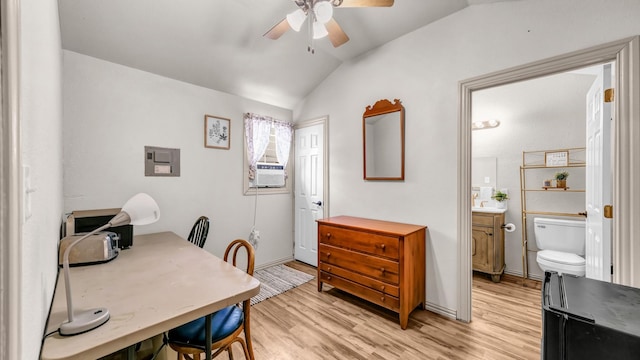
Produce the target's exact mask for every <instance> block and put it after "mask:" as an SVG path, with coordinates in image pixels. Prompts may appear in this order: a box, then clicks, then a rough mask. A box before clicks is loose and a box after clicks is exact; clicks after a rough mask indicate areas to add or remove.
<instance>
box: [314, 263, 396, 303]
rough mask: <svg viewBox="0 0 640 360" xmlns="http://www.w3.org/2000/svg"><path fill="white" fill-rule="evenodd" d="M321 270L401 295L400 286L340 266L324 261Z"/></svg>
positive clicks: (393, 294)
mask: <svg viewBox="0 0 640 360" xmlns="http://www.w3.org/2000/svg"><path fill="white" fill-rule="evenodd" d="M320 270H322V271H324V272H326V273H330V274H333V275H337V276H340V277H342V278H345V279H351V280H353V281H354V282H356V283H358V284H361V285H364V286H366V287H369V288H372V289H374V290H378V291H380V292H382V293H385V294H388V295H391V296H395V297H400V288H399V287H398V286H395V285H391V284H388V283H386V282H383V281H379V280H376V279H372V278H370V277H368V276H364V275H360V274H358V273H355V272H353V271H350V270H347V269H343V268H341V267H339V266H336V265H332V264H326V263H322V264H320Z"/></svg>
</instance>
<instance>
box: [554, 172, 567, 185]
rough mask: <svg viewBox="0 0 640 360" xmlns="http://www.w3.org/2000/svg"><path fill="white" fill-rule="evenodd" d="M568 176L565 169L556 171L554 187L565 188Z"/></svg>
mask: <svg viewBox="0 0 640 360" xmlns="http://www.w3.org/2000/svg"><path fill="white" fill-rule="evenodd" d="M568 177H569V173H568V172H566V171H561V172H557V173H556V175H555V178H556V187H557V188H562V189H566V188H567V178H568Z"/></svg>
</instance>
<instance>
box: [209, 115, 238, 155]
mask: <svg viewBox="0 0 640 360" xmlns="http://www.w3.org/2000/svg"><path fill="white" fill-rule="evenodd" d="M230 145H231V120H230V119H226V118H221V117H218V116H213V115H205V116H204V147H207V148H213V149H226V150H229V147H230Z"/></svg>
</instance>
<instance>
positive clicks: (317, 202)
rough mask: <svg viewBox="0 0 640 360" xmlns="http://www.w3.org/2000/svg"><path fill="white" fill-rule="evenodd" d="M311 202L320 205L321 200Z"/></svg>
mask: <svg viewBox="0 0 640 360" xmlns="http://www.w3.org/2000/svg"><path fill="white" fill-rule="evenodd" d="M312 204H315V205H318V206H322V201H320V200H318V201H314V202H312Z"/></svg>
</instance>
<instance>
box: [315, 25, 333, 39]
mask: <svg viewBox="0 0 640 360" xmlns="http://www.w3.org/2000/svg"><path fill="white" fill-rule="evenodd" d="M327 35H329V32H328V31H327V28H326V27H325V26H324V24H321V23H319V22H317V21H316V22H314V23H313V38H314V39H322V38H323V37H325V36H327Z"/></svg>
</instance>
